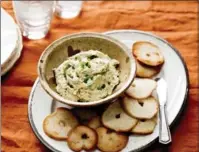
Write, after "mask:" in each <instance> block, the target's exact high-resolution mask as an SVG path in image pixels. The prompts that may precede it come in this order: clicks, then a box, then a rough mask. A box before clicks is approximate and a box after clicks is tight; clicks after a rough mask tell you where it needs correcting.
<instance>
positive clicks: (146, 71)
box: [136, 60, 161, 78]
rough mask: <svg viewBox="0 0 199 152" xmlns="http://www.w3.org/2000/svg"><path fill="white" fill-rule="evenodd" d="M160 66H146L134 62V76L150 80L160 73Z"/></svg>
mask: <svg viewBox="0 0 199 152" xmlns="http://www.w3.org/2000/svg"><path fill="white" fill-rule="evenodd" d="M160 69H161V66H156V67H154V66H147V65H145V64H143V63H141V62H139V61H137V60H136V76H138V77H141V78H151V77H153V76H154V75H156V74H158V73H159V72H160Z"/></svg>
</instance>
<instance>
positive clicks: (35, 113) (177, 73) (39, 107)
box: [28, 30, 189, 152]
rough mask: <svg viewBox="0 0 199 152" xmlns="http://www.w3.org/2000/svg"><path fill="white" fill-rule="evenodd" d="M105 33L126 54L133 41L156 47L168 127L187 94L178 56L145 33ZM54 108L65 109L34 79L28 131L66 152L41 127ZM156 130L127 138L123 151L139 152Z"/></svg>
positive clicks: (57, 151) (185, 75)
mask: <svg viewBox="0 0 199 152" xmlns="http://www.w3.org/2000/svg"><path fill="white" fill-rule="evenodd" d="M105 34H107V35H109V36H112V37H114V38H116V39H118V40H120V41H121V42H123V43H124V44H126V45H127V47H129V50H130V51H131V47H132V44H133V42H136V41H145V40H146V41H150V42H152V43H154V44H156V45H157V46H159V47H160V49H161V50H162V52H163V55H164V57H165V64H164V67H163V69H162V71H161V73H160V74H159V76H161V77H164V79H165V80H166V81H167V84H168V100H167V102H168V103H167V111H169V113H167V114H168V121H169V124H170V125H171V124H172V123H173V122H174V120H175V119H176V117H177V115H178V114H179V113H180V111H181V109H182V107H183V104H184V103H185V101H186V98H187V94H188V82H189V81H188V73H187V68H186V65H185V63H184V61H183V59H182V57H181V56H180V54H179V53H178V52H177V51H176V49H174V48H173V47H172V46H171V45H170V44H169V43H168V42H166V41H165V40H162V39H161V38H159V37H157V36H154V35H152V34H149V33H146V32H141V31H134V30H120V31H111V32H107V33H105ZM57 107H66V105H63V104H61V103H59V102H55V101H53V99H52V98H51V97H50V96H49V95H48V94H47V93H46V92H45V91H44V90H43V89H42V87H41V85H40V83H39V80H38V79H37V80H36V82H35V84H34V86H33V88H32V91H31V94H30V98H29V105H28V115H29V121H30V124H31V126H32V129H33V131H34V133H35V134H36V136H37V137H38V138H39V139H40V140H41V142H42V143H43V144H44V145H46V146H47V147H48V148H49V149H50V150H52V151H55V152H70V151H71V150H70V149H69V148H68V146H67V143H66V142H65V141H62V142H61V141H55V140H53V139H51V138H49V137H48V136H47V135H46V134H45V133H44V131H43V128H42V122H43V120H44V118H45V117H46V116H47V115H49V114H50V113H52V112H53V111H54V109H55V108H57ZM158 129H159V125H157V126H156V128H155V130H154V132H153V133H152V134H150V135H145V136H139V135H131V136H130V137H129V142H128V144H127V146H126V148H125V149H123V152H129V151H139V150H142V149H144V148H146V147H147V146H149V145H150V144H151V143H153V142H154V141H155V139H157V138H158V133H159V130H158ZM96 151H98V150H96Z"/></svg>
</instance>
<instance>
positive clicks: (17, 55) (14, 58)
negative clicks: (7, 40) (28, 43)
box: [1, 27, 23, 76]
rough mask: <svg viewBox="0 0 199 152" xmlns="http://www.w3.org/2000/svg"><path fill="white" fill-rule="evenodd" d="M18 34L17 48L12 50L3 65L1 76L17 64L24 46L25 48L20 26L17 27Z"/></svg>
mask: <svg viewBox="0 0 199 152" xmlns="http://www.w3.org/2000/svg"><path fill="white" fill-rule="evenodd" d="M17 33H18V34H17V35H18V41H17V45H16V48H15V50H14V51H13V52H12V54H11V55H10V57H9V58H8V59H7V60H6V61H5V62H4V63H3V65H1V76H3V75H4V74H6V73H7V72H8V71H9V70H10V69H11V68H12V67H13V66H14V64H15V62H16V61H17V60H18V59H19V58H20V56H21V52H22V48H23V40H22V36H21V31H20V29H19V27H17Z"/></svg>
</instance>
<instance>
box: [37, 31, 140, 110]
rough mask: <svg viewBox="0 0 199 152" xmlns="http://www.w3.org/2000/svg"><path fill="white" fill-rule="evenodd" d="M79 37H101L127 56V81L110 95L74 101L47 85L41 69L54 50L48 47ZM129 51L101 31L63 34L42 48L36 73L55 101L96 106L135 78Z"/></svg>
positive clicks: (134, 66) (114, 96) (123, 89)
mask: <svg viewBox="0 0 199 152" xmlns="http://www.w3.org/2000/svg"><path fill="white" fill-rule="evenodd" d="M79 37H94V38H101V39H104V40H107V41H110V42H112V43H114V44H116V45H118V46H119V47H120V48H121V49H122V51H123V52H124V53H125V54H126V55H127V56H128V58H129V62H130V69H131V70H130V74H129V77H128V79H127V82H126V83H125V84H124V85H123V86H122V87H121V88H120V89H119V90H118V91H116V92H115V93H113V94H111V95H109V96H107V97H105V98H103V99H100V100H97V101H92V102H76V101H71V100H68V99H65V98H63V97H62V96H61V95H59V94H58V93H57V92H55V91H54V90H52V89H51V88H50V86H49V85H48V83H47V81H46V78H45V74H44V73H42V71H43V70H42V69H44V67H45V64H46V62H45V59H46V58H47V57H48V55H49V54H50V53H52V51H53V50H54V49H50V48H53V47H54V46H58V45H59V44H61V43H62V41H61V40H64V41H67V40H69V39H73V38H79ZM60 41H61V42H60ZM59 42H60V43H59ZM49 50H50V51H49ZM130 52H131V51H129V49H128V48H127V46H126V45H125V44H123V43H122V42H120V41H119V40H116V39H115V38H112V37H110V36H107V35H105V34H101V33H97V32H80V33H75V34H68V35H65V36H63V37H61V38H59V39H57V40H55V41H53V42H52V43H50V44H49V45H48V46H47V47H46V48H45V49H44V51H43V52H42V54H41V56H40V58H39V61H38V65H37V72H38V75H39V80H40V83H41V86H42V88H43V89H44V90H45V91H46V92H47V93H48V94H49V95H50V96H51V97H52V98H53V99H55V100H56V101H58V102H61V103H63V104H66V105H69V106H73V107H89V106H97V105H100V104H104V103H107V102H110V101H111V100H114V99H115V98H117V97H118V96H120V95H121V94H122V93H123V92H124V91H126V89H128V87H129V86H130V85H131V83H132V81H133V79H134V78H135V74H136V62H135V58H134V57H133V55H132V54H131V53H130Z"/></svg>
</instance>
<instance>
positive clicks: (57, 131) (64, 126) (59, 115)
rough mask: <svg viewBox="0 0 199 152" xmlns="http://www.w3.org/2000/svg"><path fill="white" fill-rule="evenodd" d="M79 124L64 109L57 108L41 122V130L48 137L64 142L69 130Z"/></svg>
mask: <svg viewBox="0 0 199 152" xmlns="http://www.w3.org/2000/svg"><path fill="white" fill-rule="evenodd" d="M78 124H79V122H78V120H77V118H76V117H75V116H74V115H73V114H72V113H71V112H70V111H69V110H67V109H66V108H57V110H56V111H55V112H53V113H52V114H50V115H48V116H47V117H46V118H45V119H44V121H43V130H44V132H45V133H46V135H48V136H49V137H51V138H53V139H56V140H66V139H67V137H68V133H69V131H70V130H71V129H73V128H74V127H76V126H77V125H78Z"/></svg>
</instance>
